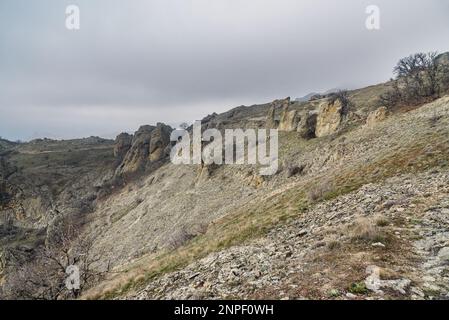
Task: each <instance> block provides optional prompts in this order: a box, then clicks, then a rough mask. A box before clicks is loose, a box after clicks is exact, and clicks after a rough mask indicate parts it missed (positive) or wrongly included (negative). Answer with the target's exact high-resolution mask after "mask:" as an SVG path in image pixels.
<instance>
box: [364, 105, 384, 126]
mask: <svg viewBox="0 0 449 320" xmlns="http://www.w3.org/2000/svg"><path fill="white" fill-rule="evenodd" d="M387 117H388V110H387V108H386V107H380V108H379V109H377V110H375V111H373V112H371V113H370V114H369V115H368V118H367V119H366V126H367V127H368V128H373V127H375V126H376V125H377V124H378V123H379V122H382V121H384V120H385V119H386V118H387Z"/></svg>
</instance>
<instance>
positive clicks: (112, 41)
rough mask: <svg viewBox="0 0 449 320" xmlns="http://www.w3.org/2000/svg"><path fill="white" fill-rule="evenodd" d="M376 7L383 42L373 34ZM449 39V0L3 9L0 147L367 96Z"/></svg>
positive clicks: (100, 3)
mask: <svg viewBox="0 0 449 320" xmlns="http://www.w3.org/2000/svg"><path fill="white" fill-rule="evenodd" d="M70 4H76V5H78V6H79V8H80V14H81V16H80V18H81V19H80V23H81V24H80V26H81V28H80V30H78V31H69V30H67V28H66V26H65V19H66V16H65V9H66V6H67V5H70ZM371 4H375V5H377V6H378V7H379V8H380V10H381V16H380V18H381V21H380V23H381V29H380V30H379V31H369V30H367V29H366V27H365V20H366V18H367V16H368V15H367V14H366V12H365V10H366V7H367V6H368V5H371ZM448 39H449V1H447V0H426V1H424V0H422V1H415V0H368V1H364V0H344V1H335V0H301V1H300V0H132V1H124V0H70V1H66V0H34V1H29V0H2V1H1V2H0V136H2V137H5V138H9V139H14V140H15V139H22V140H27V139H30V138H35V137H44V136H48V137H56V138H71V137H83V136H90V135H100V136H108V137H111V136H113V135H114V134H116V133H118V132H121V131H134V130H135V129H137V127H138V126H139V125H141V124H152V123H156V122H167V123H169V124H176V123H179V122H181V121H188V122H190V121H192V120H195V119H201V118H202V117H204V116H205V115H207V114H209V113H212V112H221V111H226V110H228V109H230V108H232V107H235V106H239V105H251V104H255V103H263V102H268V101H271V100H273V99H276V98H281V97H286V96H291V97H293V98H294V97H300V96H303V95H305V94H307V93H309V92H312V91H313V92H317V91H326V90H328V89H330V88H336V87H338V88H343V87H348V88H354V87H362V86H365V85H369V84H374V83H378V82H382V81H384V80H387V79H388V78H389V77H391V70H392V67H393V66H394V64H395V62H396V61H397V60H398V59H399V58H401V57H403V56H406V55H408V54H410V53H414V52H417V51H440V52H444V51H449V42H448Z"/></svg>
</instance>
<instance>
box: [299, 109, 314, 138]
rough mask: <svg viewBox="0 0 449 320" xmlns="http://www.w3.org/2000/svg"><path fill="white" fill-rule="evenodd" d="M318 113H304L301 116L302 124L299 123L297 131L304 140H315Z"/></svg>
mask: <svg viewBox="0 0 449 320" xmlns="http://www.w3.org/2000/svg"><path fill="white" fill-rule="evenodd" d="M317 116H318V115H317V113H316V112H309V111H304V112H302V114H301V117H300V118H301V119H300V122H299V123H298V129H297V131H298V132H299V134H300V135H301V137H302V138H304V139H312V138H315V128H316V122H317Z"/></svg>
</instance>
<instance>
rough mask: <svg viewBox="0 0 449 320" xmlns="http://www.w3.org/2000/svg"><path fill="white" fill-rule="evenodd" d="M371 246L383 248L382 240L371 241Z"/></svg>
mask: <svg viewBox="0 0 449 320" xmlns="http://www.w3.org/2000/svg"><path fill="white" fill-rule="evenodd" d="M371 246H373V247H378V248H385V245H384V244H383V243H382V242H376V243H373V244H372V245H371Z"/></svg>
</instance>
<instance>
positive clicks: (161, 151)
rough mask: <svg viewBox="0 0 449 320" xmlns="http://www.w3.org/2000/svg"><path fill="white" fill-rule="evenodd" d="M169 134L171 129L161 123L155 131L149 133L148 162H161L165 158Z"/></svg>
mask: <svg viewBox="0 0 449 320" xmlns="http://www.w3.org/2000/svg"><path fill="white" fill-rule="evenodd" d="M171 132H172V128H171V127H169V126H167V125H165V124H163V123H158V124H157V126H156V129H154V130H153V132H151V138H150V149H149V160H150V161H151V162H155V161H159V160H162V159H163V158H165V157H166V156H167V147H168V146H169V145H170V133H171Z"/></svg>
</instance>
